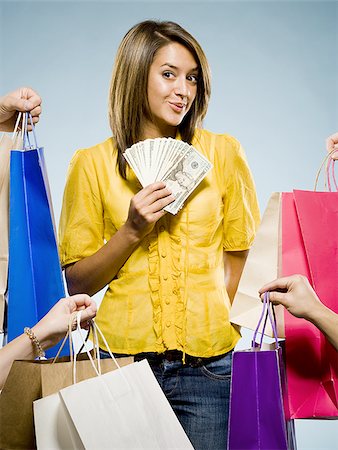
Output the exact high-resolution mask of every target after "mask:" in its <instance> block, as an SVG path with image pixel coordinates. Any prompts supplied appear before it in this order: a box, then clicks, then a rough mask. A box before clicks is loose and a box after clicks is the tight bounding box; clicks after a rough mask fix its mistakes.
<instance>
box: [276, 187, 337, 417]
mask: <svg viewBox="0 0 338 450" xmlns="http://www.w3.org/2000/svg"><path fill="white" fill-rule="evenodd" d="M337 205H338V192H313V191H297V190H295V191H293V192H290V193H283V194H282V275H283V276H288V275H292V274H294V273H299V274H302V275H305V276H306V277H307V278H308V279H309V281H310V283H311V284H312V287H313V288H314V290H315V291H316V293H317V294H318V296H319V298H320V299H321V300H322V302H323V303H324V304H325V305H326V306H327V307H329V308H330V309H332V310H333V311H335V312H336V313H338V301H337V299H338V283H337V276H338V234H337V231H336V230H337V227H338V208H337ZM284 324H285V350H286V353H285V358H286V372H287V379H288V407H289V409H290V414H291V417H292V418H295V419H301V418H311V417H316V418H334V417H338V352H337V351H336V350H335V349H334V348H333V346H332V345H331V344H330V342H328V341H327V339H326V338H325V336H324V335H323V334H322V333H321V332H320V331H319V330H318V328H316V327H315V326H314V325H313V324H312V323H310V322H308V321H306V320H304V319H299V318H297V317H293V316H291V314H289V313H288V312H287V311H285V319H284Z"/></svg>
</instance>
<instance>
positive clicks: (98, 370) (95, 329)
mask: <svg viewBox="0 0 338 450" xmlns="http://www.w3.org/2000/svg"><path fill="white" fill-rule="evenodd" d="M76 323H77V327H76V330H77V331H79V333H80V337H81V340H82V344H83V348H84V349H85V351H86V353H87V355H88V358H89V360H90V362H91V364H92V366H93V368H94V370H95V372H96V375H97V376H99V375H101V364H100V360H101V359H100V351H99V340H98V336H97V332H99V335H100V336H101V338H102V340H103V343H104V345H105V346H106V348H107V350H108V353H109V355H110V357H111V359H112V360H113V361H114V363H115V365H116V367H117V368H118V369H121V367H120V365H119V363H118V362H117V360H116V358H115V356H114V355H113V353H112V351H111V350H110V348H109V345H108V342H107V340H106V338H105V337H104V335H103V333H102V331H101V330H100V328H99V326H98V325H97V324H96V322H95V320H94V319H92V320H90V322H89V323H90V326H91V328H92V331H93V335H94V340H93V341H94V342H93V344H94V349H95V351H96V355H97V365H98V367H97V368H96V366H95V363H94V360H93V357H92V355H91V354H90V350H89V349H88V346H87V341H86V340H85V339H84V337H83V334H82V333H81V311H78V313H77V314H76ZM73 380H74V383H75V382H76V381H75V380H76V356H75V358H74V364H73Z"/></svg>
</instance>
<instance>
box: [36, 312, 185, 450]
mask: <svg viewBox="0 0 338 450" xmlns="http://www.w3.org/2000/svg"><path fill="white" fill-rule="evenodd" d="M78 320H79V319H78ZM93 323H94V327H95V328H94V330H96V328H97V325H96V324H95V322H94V321H93ZM97 330H98V332H99V333H100V334H101V337H102V339H103V341H104V343H105V345H106V346H107V348H108V349H109V347H108V344H107V342H106V340H105V338H104V336H103V335H102V333H101V332H100V330H99V329H98V328H97ZM94 337H95V332H94ZM94 340H95V341H96V338H95V339H94ZM109 353H110V355H111V358H112V359H113V360H114V361H115V363H116V366H117V370H115V371H113V372H108V373H106V374H104V375H101V374H100V372H99V370H98V368H95V366H93V367H94V368H95V370H96V372H97V375H98V376H97V377H95V378H92V379H90V380H86V381H82V382H80V383H77V384H73V385H72V386H69V387H68V388H65V389H61V390H60V391H59V393H58V394H56V395H54V396H50V397H46V398H44V399H41V400H38V401H36V402H34V417H35V428H36V435H37V444H38V448H41V449H44V448H47V447H48V448H49V449H61V448H64V447H62V443H60V439H59V437H58V436H56V435H55V433H56V432H55V430H56V429H57V426H58V424H60V420H62V421H63V422H64V421H67V423H68V425H67V426H68V430H69V433H68V445H69V447H68V448H76V447H74V445H75V441H76V440H77V441H78V442H79V441H80V442H81V446H80V447H78V448H86V449H93V450H94V449H98V448H99V449H105V448H107V449H108V448H109V449H147V450H148V449H154V450H155V449H158V450H160V449H161V450H162V449H182V450H183V449H189V450H192V449H193V447H192V445H191V443H190V441H189V439H188V437H187V436H186V434H185V432H184V430H183V428H182V426H181V424H180V423H179V421H178V419H177V417H176V415H175V413H174V411H173V410H172V408H171V407H170V404H169V402H168V401H167V399H166V397H165V395H164V393H163V392H162V390H161V388H160V386H159V384H158V383H157V380H156V378H155V376H154V375H153V373H152V371H151V369H150V366H149V364H148V362H147V361H146V360H143V361H141V362H135V363H133V364H129V365H127V366H124V367H120V366H119V364H118V363H117V361H116V359H115V358H114V356H113V355H112V354H111V352H110V351H109ZM88 356H89V355H88ZM89 357H90V356H89ZM74 368H75V370H76V360H75V365H74ZM56 397H57V398H56ZM50 408H51V409H50ZM47 411H48V414H49V416H48V417H47V414H46V413H47ZM50 411H52V412H53V417H51V413H50ZM53 430H54V431H53ZM74 436H76V437H74ZM72 439H73V441H72Z"/></svg>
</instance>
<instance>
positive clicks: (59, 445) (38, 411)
mask: <svg viewBox="0 0 338 450" xmlns="http://www.w3.org/2000/svg"><path fill="white" fill-rule="evenodd" d="M34 423H35V436H36V447H37V448H38V449H44V450H47V449H48V450H60V449H67V450H68V449H69V450H77V449H78V450H82V449H84V448H85V447H84V446H83V444H82V442H81V439H80V437H79V435H78V433H77V431H76V428H75V427H74V424H73V422H72V419H71V418H70V417H69V414H68V411H67V409H66V407H65V405H64V404H63V402H62V400H61V398H60V396H59V394H58V393H56V394H52V395H48V396H47V397H45V398H42V399H40V400H37V401H35V402H34Z"/></svg>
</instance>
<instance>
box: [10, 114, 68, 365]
mask: <svg viewBox="0 0 338 450" xmlns="http://www.w3.org/2000/svg"><path fill="white" fill-rule="evenodd" d="M25 124H26V125H24V128H25V130H26V131H24V132H23V142H24V144H23V149H22V150H12V151H11V156H10V196H9V205H10V206H9V274H8V311H7V335H8V341H11V340H12V339H14V338H16V337H17V336H19V335H20V334H22V332H23V329H24V327H27V326H28V327H32V326H34V325H35V324H36V323H37V322H38V321H39V320H40V319H41V318H42V317H43V316H44V315H45V314H46V313H47V312H48V311H49V310H50V308H51V307H52V306H53V305H54V304H55V303H56V302H57V301H58V300H59V299H60V298H61V297H64V296H65V289H64V282H63V277H62V272H61V266H60V261H59V254H58V247H57V241H56V237H55V226H54V220H53V213H52V208H51V200H50V193H49V185H48V179H47V172H46V166H45V160H44V156H43V148H41V147H38V145H37V143H36V137H35V133H34V128H33V136H34V143H33V144H32V145H31V142H30V137H29V135H28V132H27V116H26V118H25ZM32 126H33V125H32ZM56 352H57V347H54V348H53V349H50V350H48V351H47V352H46V353H47V355H48V356H49V357H52V356H54V355H55V354H56Z"/></svg>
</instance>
